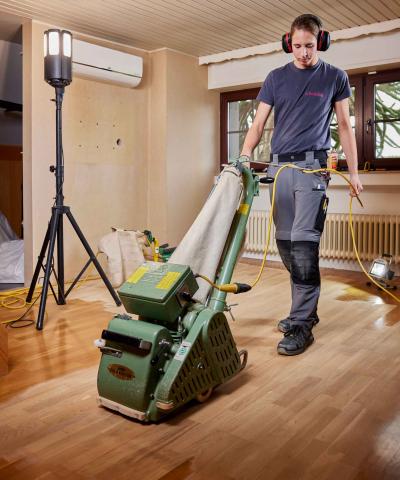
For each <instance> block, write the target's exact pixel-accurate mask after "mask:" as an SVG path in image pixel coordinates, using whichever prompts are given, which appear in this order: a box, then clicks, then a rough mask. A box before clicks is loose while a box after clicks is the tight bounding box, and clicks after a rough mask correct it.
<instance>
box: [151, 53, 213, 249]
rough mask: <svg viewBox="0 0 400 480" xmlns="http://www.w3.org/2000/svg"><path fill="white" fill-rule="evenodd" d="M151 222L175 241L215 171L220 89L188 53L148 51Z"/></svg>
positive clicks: (196, 209)
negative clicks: (210, 84)
mask: <svg viewBox="0 0 400 480" xmlns="http://www.w3.org/2000/svg"><path fill="white" fill-rule="evenodd" d="M151 58H152V62H151V65H152V74H151V79H152V84H151V93H150V106H149V110H150V118H151V125H150V129H151V134H150V142H151V145H150V164H149V180H150V182H149V189H148V211H149V216H148V218H149V224H150V225H151V226H152V227H154V229H155V231H154V233H155V235H158V236H159V238H160V240H161V242H168V243H170V244H171V245H176V244H177V243H178V242H179V241H180V240H181V239H182V237H183V235H184V234H185V233H186V231H187V229H188V228H189V226H190V225H191V224H192V222H193V220H194V218H195V216H196V215H197V213H198V212H199V211H200V209H201V207H202V205H203V204H204V201H205V200H206V198H207V195H208V193H209V191H210V189H211V187H212V183H213V176H214V175H215V173H216V172H217V169H218V145H219V134H218V131H219V93H218V92H210V91H208V89H207V68H206V67H200V66H199V65H198V59H197V58H195V57H192V56H190V55H185V54H181V53H179V52H175V51H172V50H167V49H163V50H160V51H157V52H154V53H152V56H151Z"/></svg>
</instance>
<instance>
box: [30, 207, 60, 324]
mask: <svg viewBox="0 0 400 480" xmlns="http://www.w3.org/2000/svg"><path fill="white" fill-rule="evenodd" d="M60 215H62V213H61V212H60V211H59V209H58V208H57V207H53V211H52V214H51V221H50V234H49V241H50V244H49V249H48V251H47V259H46V269H45V274H44V280H43V287H42V294H41V298H40V307H39V313H38V318H37V321H36V328H37V329H38V330H42V329H43V317H44V312H45V309H46V300H47V291H48V289H49V283H50V274H51V267H52V260H53V255H54V246H55V243H56V236H57V227H58V221H59V218H60Z"/></svg>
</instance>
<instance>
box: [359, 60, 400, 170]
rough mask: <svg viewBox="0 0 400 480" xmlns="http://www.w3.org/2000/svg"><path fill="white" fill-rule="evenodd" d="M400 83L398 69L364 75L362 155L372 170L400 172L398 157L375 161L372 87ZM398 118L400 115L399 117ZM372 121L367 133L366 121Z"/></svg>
mask: <svg viewBox="0 0 400 480" xmlns="http://www.w3.org/2000/svg"><path fill="white" fill-rule="evenodd" d="M396 81H398V82H400V69H397V70H386V71H380V72H377V73H374V74H371V75H368V74H365V75H364V82H365V85H364V89H363V92H364V116H363V120H364V123H363V127H362V131H363V136H364V155H365V158H366V160H367V161H368V162H370V164H371V167H372V168H373V169H376V168H378V169H381V168H382V169H383V168H385V169H387V170H400V156H399V157H392V158H390V157H386V158H385V157H383V158H379V159H377V158H376V156H375V150H376V144H375V128H376V127H375V125H376V122H375V95H374V86H375V84H376V83H387V82H396ZM399 117H400V115H399ZM369 119H370V120H371V121H372V128H370V129H369V132H368V133H367V123H366V122H367V121H368V120H369Z"/></svg>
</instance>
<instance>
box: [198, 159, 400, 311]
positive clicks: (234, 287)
mask: <svg viewBox="0 0 400 480" xmlns="http://www.w3.org/2000/svg"><path fill="white" fill-rule="evenodd" d="M285 168H293V169H296V170H301V171H302V172H303V173H305V174H315V173H322V172H325V173H326V172H329V173H332V174H334V175H339V176H340V177H342V178H343V179H344V180H345V181H346V182H347V183H348V184H349V186H350V188H351V189H352V190H353V192H354V196H355V198H356V199H357V201H358V202H359V204H360V205H361V207H364V205H363V203H362V202H361V200H360V198H359V196H358V194H357V192H356V191H355V189H354V187H353V185H352V184H351V182H350V180H349V179H348V178H347V177H346V176H345V175H344V174H343V173H341V172H338V171H337V170H334V169H333V168H318V169H314V170H308V169H305V168H302V167H299V166H298V165H294V164H292V163H288V164H285V165H282V166H281V167H279V169H278V170H277V172H276V174H275V178H274V183H273V187H272V195H271V209H270V212H269V219H268V230H267V239H266V242H265V247H264V254H263V259H262V262H261V266H260V269H259V272H258V275H257V277H256V279H255V280H254V282H253V283H252V284H251V285H246V284H240V283H227V284H222V285H217V284H215V283H214V282H213V281H212V280H210V279H209V278H208V277H206V276H205V275H200V274H197V275H196V277H199V278H202V279H203V280H205V281H206V282H208V283H209V284H210V285H211V286H212V287H213V288H216V289H217V290H220V291H222V292H227V293H242V292H245V291H249V290H251V289H252V288H254V287H255V286H256V285H257V283H258V282H259V281H260V278H261V275H262V273H263V270H264V267H265V262H266V259H267V254H268V249H269V244H270V241H271V229H272V222H273V212H274V206H275V193H276V183H277V180H278V177H279V175H280V174H281V172H282V171H283V170H284V169H285ZM352 205H353V197H350V202H349V228H350V234H351V238H352V243H353V248H354V252H355V255H356V258H357V261H358V263H359V265H360V267H361V270H362V271H363V273H364V274H365V275H366V276H367V277H368V279H369V280H370V281H371V282H372V283H374V284H375V285H376V286H377V287H379V288H380V289H381V290H383V291H384V292H386V293H387V294H388V295H389V296H391V297H392V298H393V299H394V300H395V301H396V302H399V303H400V297H397V296H396V295H394V294H393V293H391V292H389V291H388V290H387V289H386V288H384V287H383V286H382V285H380V284H379V283H378V282H377V281H376V280H375V279H374V278H372V276H371V275H370V274H369V273H368V272H367V271H366V270H365V268H364V265H363V264H362V262H361V259H360V256H359V253H358V249H357V244H356V239H355V233H354V227H353V209H352ZM240 286H245V288H243V289H241V288H240ZM247 287H248V288H247Z"/></svg>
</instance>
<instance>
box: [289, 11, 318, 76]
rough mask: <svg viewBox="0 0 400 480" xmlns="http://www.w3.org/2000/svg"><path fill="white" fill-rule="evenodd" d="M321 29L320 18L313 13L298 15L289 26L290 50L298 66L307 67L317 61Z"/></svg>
mask: <svg viewBox="0 0 400 480" xmlns="http://www.w3.org/2000/svg"><path fill="white" fill-rule="evenodd" d="M320 30H322V23H321V20H320V19H319V18H318V17H316V16H315V15H309V14H306V15H300V16H299V17H297V18H295V19H294V21H293V23H292V26H291V27H290V37H291V39H292V51H293V56H294V59H295V64H296V66H297V67H299V68H309V67H312V66H313V65H315V64H316V63H317V61H318V54H317V51H318V43H317V40H318V34H319V32H320Z"/></svg>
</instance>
